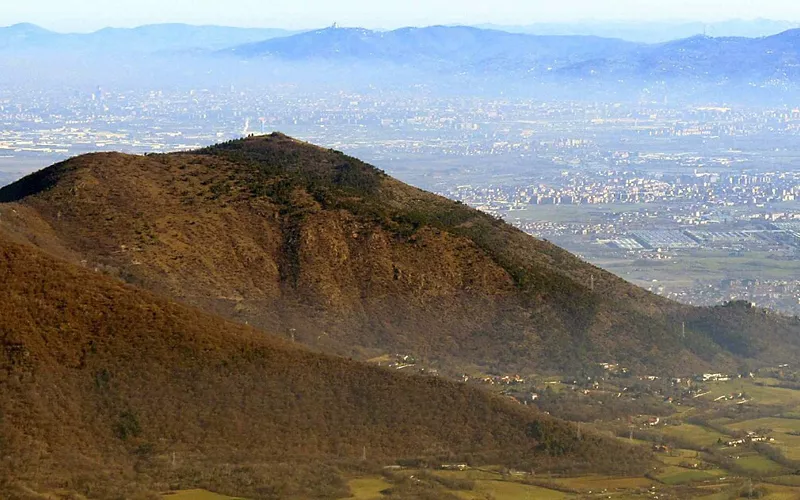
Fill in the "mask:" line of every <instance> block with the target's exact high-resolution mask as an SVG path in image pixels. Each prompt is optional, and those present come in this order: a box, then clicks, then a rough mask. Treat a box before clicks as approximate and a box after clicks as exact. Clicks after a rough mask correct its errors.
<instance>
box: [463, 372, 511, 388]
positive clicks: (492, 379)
mask: <svg viewBox="0 0 800 500" xmlns="http://www.w3.org/2000/svg"><path fill="white" fill-rule="evenodd" d="M461 380H462V381H464V382H469V380H470V377H469V375H466V374H464V375H463V376H462V377H461ZM478 380H480V382H482V383H484V384H487V385H522V384H524V383H525V379H524V378H522V377H520V376H519V375H502V376H500V375H490V376H487V377H481V378H479V379H478Z"/></svg>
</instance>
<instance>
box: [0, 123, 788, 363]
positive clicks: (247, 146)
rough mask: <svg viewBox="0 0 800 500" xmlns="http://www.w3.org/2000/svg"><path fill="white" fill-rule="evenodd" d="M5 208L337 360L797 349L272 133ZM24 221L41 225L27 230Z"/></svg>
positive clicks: (157, 159) (35, 186)
mask: <svg viewBox="0 0 800 500" xmlns="http://www.w3.org/2000/svg"><path fill="white" fill-rule="evenodd" d="M0 202H5V203H4V204H0V224H4V225H5V226H6V227H7V228H9V230H13V231H15V234H17V235H18V237H19V238H20V239H22V240H25V239H26V238H27V239H28V240H30V238H29V237H28V236H26V235H30V234H34V235H35V236H36V238H37V241H35V242H34V243H35V244H37V245H38V246H40V247H42V248H47V249H48V251H51V252H56V253H58V255H65V256H66V255H67V254H69V253H72V254H74V255H76V256H78V257H77V259H78V260H84V261H85V262H86V264H87V265H89V266H93V267H97V268H99V269H102V270H105V271H107V272H109V273H111V274H114V275H118V276H120V277H122V278H123V279H125V280H127V281H129V282H133V283H137V284H139V285H141V286H144V287H146V288H148V289H151V290H154V291H157V292H159V293H162V294H166V295H168V296H171V297H174V298H177V299H179V300H182V301H184V302H186V303H189V304H192V305H197V306H201V307H203V308H205V309H208V310H211V311H215V312H217V313H220V314H222V315H224V316H226V317H229V318H232V319H235V320H238V321H241V322H245V321H246V322H249V323H250V324H253V325H256V326H260V327H263V328H267V329H271V330H272V331H278V332H279V333H281V334H284V335H287V334H288V332H289V330H290V329H292V328H294V329H296V330H297V333H296V337H297V338H298V340H300V341H302V342H304V343H307V344H309V345H313V346H316V347H318V348H320V349H323V350H328V351H332V352H337V353H342V354H349V355H356V356H368V355H370V354H374V353H376V352H380V351H387V350H388V351H396V352H410V353H413V354H416V355H418V356H421V357H423V358H425V359H426V360H427V361H428V362H431V363H434V364H437V363H438V364H439V365H440V366H444V367H450V368H452V369H457V368H460V367H463V366H465V365H470V364H476V365H481V366H484V367H488V368H494V369H497V370H518V369H535V370H539V369H564V368H571V369H572V368H576V367H579V366H581V365H583V364H585V363H586V362H590V361H618V362H622V363H624V364H627V365H630V366H633V367H638V368H640V369H645V367H647V369H650V370H663V371H674V372H689V371H694V370H700V369H704V368H707V367H708V366H710V365H717V366H727V367H731V366H733V365H734V364H735V363H734V361H732V360H733V359H734V356H740V357H744V358H756V359H770V360H773V359H776V358H775V357H776V356H777V357H780V356H784V357H786V356H791V355H794V354H796V353H798V335H797V334H798V332H800V328H798V326H797V325H796V324H794V323H793V322H792V321H789V320H786V319H783V318H776V317H762V316H761V315H760V314H759V313H758V312H756V311H745V310H740V309H736V308H724V309H722V308H718V309H692V308H688V307H682V306H678V305H677V304H674V303H672V302H669V301H667V300H664V299H662V298H659V297H656V296H654V295H652V294H649V293H647V292H645V291H644V290H641V289H639V288H637V287H634V286H632V285H630V284H629V283H627V282H625V281H623V280H621V279H619V278H618V277H616V276H613V275H611V274H609V273H606V272H604V271H602V270H600V269H598V268H596V267H594V266H591V265H588V264H586V263H584V262H582V261H580V260H579V259H577V258H576V257H574V256H572V255H570V254H569V253H568V252H566V251H564V250H562V249H560V248H558V247H556V246H554V245H552V244H550V243H547V242H544V241H540V240H537V239H535V238H532V237H530V236H527V235H525V234H523V233H522V232H520V231H517V230H516V229H514V228H512V227H510V226H508V225H506V224H504V223H502V222H500V221H496V220H494V219H492V218H491V217H489V216H487V215H485V214H482V213H480V212H477V211H475V210H471V209H469V208H467V207H465V206H463V205H460V204H456V203H454V202H452V201H449V200H446V199H444V198H441V197H438V196H435V195H433V194H430V193H426V192H424V191H421V190H419V189H416V188H413V187H411V186H407V185H405V184H402V183H400V182H398V181H396V180H394V179H391V178H390V177H388V176H386V175H384V174H383V173H382V172H380V171H378V170H376V169H374V168H373V167H370V166H369V165H366V164H363V163H362V162H359V161H358V160H356V159H354V158H349V157H347V156H345V155H342V154H341V153H337V152H333V151H329V150H324V149H321V148H317V147H315V146H311V145H308V144H304V143H300V142H298V141H295V140H292V139H290V138H287V137H285V136H282V135H280V134H275V135H272V136H269V137H259V138H250V139H246V140H242V141H235V142H232V143H228V144H223V145H220V146H217V147H212V148H209V149H206V150H202V151H198V152H195V153H188V154H187V153H182V154H171V155H152V156H146V157H136V156H129V155H120V154H97V155H88V156H83V157H79V158H75V159H73V160H70V161H68V162H66V163H63V164H60V165H56V166H54V167H51V168H50V169H46V170H45V171H42V172H40V173H38V174H35V175H33V176H30V177H28V178H26V179H23V180H22V181H20V182H19V183H16V184H14V185H12V186H9V187H7V188H5V189H3V190H0ZM12 210H17V212H18V214H19V213H23V215H15V214H13V213H11V212H10V211H12ZM31 214H33V215H31ZM37 217H38V219H37ZM34 220H35V221H36V224H38V226H40V227H44V228H46V230H35V231H34V230H31V229H30V225H31V223H32V222H31V221H34ZM73 260H75V258H73ZM592 276H594V283H595V287H594V290H590V288H589V286H588V284H589V283H590V281H591V280H592ZM682 322H686V325H687V336H686V338H681V337H680V336H679V333H680V331H681V326H680V325H681V323H682Z"/></svg>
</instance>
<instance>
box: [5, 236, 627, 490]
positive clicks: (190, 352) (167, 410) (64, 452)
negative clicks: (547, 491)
mask: <svg viewBox="0 0 800 500" xmlns="http://www.w3.org/2000/svg"><path fill="white" fill-rule="evenodd" d="M0 282H2V283H3V286H2V287H0V394H2V397H0V449H1V450H2V453H0V489H2V488H3V487H9V485H10V484H12V483H13V484H17V483H22V484H30V485H33V486H34V487H36V488H44V489H46V488H48V487H58V486H66V487H67V489H77V490H81V491H83V493H87V490H91V488H90V487H88V486H87V484H93V483H92V481H93V480H92V478H97V477H101V478H103V479H102V480H101V482H102V483H106V484H108V485H111V490H102V493H99V494H98V493H97V490H95V493H94V495H93V496H98V495H99V496H100V497H104V496H106V495H111V494H112V493H113V491H114V488H115V487H117V486H118V485H124V484H125V483H126V482H136V483H141V484H144V485H147V484H153V485H156V484H163V482H164V481H169V480H170V479H174V478H175V476H176V475H179V473H180V472H181V468H186V470H190V471H192V472H191V474H192V475H191V476H190V477H189V478H188V479H187V478H186V477H183V479H181V481H182V482H181V483H180V484H181V485H182V486H203V485H206V486H208V485H209V484H210V485H212V486H213V485H215V484H216V486H217V487H222V488H223V489H226V490H227V491H230V492H231V493H238V494H245V493H246V494H248V495H256V496H259V495H260V496H259V498H262V497H263V498H271V496H270V495H272V494H273V493H275V492H274V491H272V490H270V491H272V493H269V494H268V492H265V491H267V490H264V491H262V493H263V494H259V493H258V492H257V491H256V490H255V489H253V488H251V486H253V485H252V484H251V483H249V482H248V481H244V483H246V484H244V486H243V485H239V486H236V484H232V483H230V482H226V479H225V478H222V479H218V480H217V482H216V483H215V482H214V481H208V480H205V479H204V482H202V483H201V484H197V482H193V481H199V479H198V478H207V476H208V474H209V472H208V471H209V470H213V469H214V468H218V467H223V466H225V464H233V465H237V464H264V463H279V462H284V463H285V462H287V461H298V462H300V463H305V462H309V461H322V462H325V461H335V460H345V459H357V458H359V457H361V455H362V452H363V450H364V447H366V450H367V453H368V457H369V458H370V459H375V460H381V459H389V460H393V459H397V458H402V457H416V456H430V455H440V454H444V455H448V454H453V456H463V455H465V454H472V455H473V456H475V457H480V456H481V455H485V456H486V457H487V459H491V460H493V461H500V462H506V463H509V464H513V463H527V464H529V465H533V466H537V467H542V466H545V465H548V464H549V465H551V466H559V467H562V466H567V467H572V465H573V464H577V467H578V468H581V467H582V468H589V469H597V470H604V469H606V470H617V471H619V470H624V469H626V468H629V467H633V468H634V469H635V468H636V467H638V465H636V461H637V460H641V459H642V455H641V454H640V453H639V452H637V451H633V450H629V449H628V448H627V447H625V446H622V445H619V444H617V443H615V442H614V441H612V440H606V439H601V438H597V437H592V436H590V437H585V438H583V439H580V440H579V439H576V437H575V432H574V430H573V429H571V428H570V427H569V426H568V425H567V424H565V423H561V422H558V421H556V420H554V419H551V418H549V417H547V416H544V415H539V414H536V413H534V412H532V411H528V410H527V408H524V407H521V406H519V405H514V404H513V403H509V402H507V401H505V400H501V399H499V398H496V397H494V396H491V395H489V394H487V393H484V392H482V391H480V390H476V389H472V388H469V387H467V386H463V385H458V384H455V383H451V382H447V381H444V380H440V379H435V378H422V377H410V376H404V375H399V374H396V373H394V372H389V371H385V370H383V369H379V368H373V367H368V366H366V365H362V364H359V363H357V362H354V361H348V360H345V359H340V358H333V357H327V356H324V355H320V354H314V353H311V352H309V351H306V350H305V349H303V348H300V347H298V346H297V345H296V344H291V343H288V342H286V341H283V340H281V339H277V338H276V337H273V336H271V335H267V334H264V333H261V332H257V331H255V330H252V329H250V328H248V327H245V326H240V325H236V324H234V323H229V322H226V321H224V320H221V319H218V318H216V317H213V316H209V315H207V314H205V313H202V312H200V311H197V310H193V309H190V308H187V307H185V306H180V305H177V304H174V303H171V302H169V301H166V300H164V299H161V298H158V297H156V296H153V295H151V294H149V293H147V292H143V291H139V290H136V289H133V288H131V287H129V286H126V285H121V284H118V283H116V282H115V281H113V280H111V279H110V278H107V277H104V276H102V275H101V274H98V273H94V272H90V271H85V270H80V269H78V268H77V267H74V266H72V265H69V264H66V263H64V262H61V261H57V260H54V259H52V258H50V257H47V256H45V255H44V254H41V253H39V252H38V251H35V250H32V249H31V248H30V247H27V246H21V245H17V244H14V243H9V242H8V240H7V238H6V236H5V235H3V234H2V233H1V232H0ZM609 450H611V451H609ZM609 452H613V453H615V456H619V457H620V462H618V463H615V464H608V463H605V461H604V460H602V457H603V456H607V455H606V454H607V453H609ZM173 454H174V455H173ZM617 454H618V455H617ZM173 457H177V462H175V461H173V460H175V459H174V458H173ZM276 467H277V466H276ZM266 470H268V471H269V470H271V469H270V468H269V467H267V468H266ZM276 470H278V471H282V472H280V475H285V474H287V472H286V471H285V470H283V469H276ZM239 472H240V473H241V471H239ZM243 474H244V473H243ZM245 475H246V474H245ZM193 478H194V479H193ZM278 479H279V478H278V477H270V476H269V474H267V475H266V476H263V475H262V478H261V481H263V482H265V485H266V483H269V484H271V483H270V481H273V482H274V481H277V480H278ZM276 484H277V483H276ZM248 485H249V486H248ZM284 487H285V488H290V487H289V486H284ZM237 488H239V489H237ZM248 488H249V489H248ZM291 488H295V489H297V488H298V487H296V486H291ZM286 491H294V490H285V491H284V493H286ZM297 491H302V488H300V489H298V490H297ZM89 493H91V491H89ZM338 493H341V492H338ZM275 494H276V495H277V497H278V498H281V497H285V496H286V495H284V494H280V493H275ZM298 494H302V495H307V494H310V493H309V492H307V491H306V492H305V493H298ZM0 496H3V495H2V493H0Z"/></svg>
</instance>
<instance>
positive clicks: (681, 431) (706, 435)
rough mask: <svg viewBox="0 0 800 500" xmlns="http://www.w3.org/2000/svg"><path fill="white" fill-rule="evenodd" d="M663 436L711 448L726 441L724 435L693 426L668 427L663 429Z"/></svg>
mask: <svg viewBox="0 0 800 500" xmlns="http://www.w3.org/2000/svg"><path fill="white" fill-rule="evenodd" d="M664 435H665V436H673V437H676V438H680V439H684V440H687V441H690V442H692V443H694V444H696V445H698V446H712V445H715V444H716V443H717V441H718V440H720V439H722V440H723V441H724V440H726V439H727V436H725V435H724V434H720V433H719V432H717V431H715V430H711V429H707V428H705V427H701V426H699V425H694V424H681V425H668V426H666V427H664Z"/></svg>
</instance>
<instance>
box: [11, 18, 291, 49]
mask: <svg viewBox="0 0 800 500" xmlns="http://www.w3.org/2000/svg"><path fill="white" fill-rule="evenodd" d="M294 33H297V32H296V31H288V30H282V29H271V28H229V27H224V26H192V25H188V24H153V25H147V26H140V27H138V28H104V29H101V30H99V31H95V32H93V33H56V32H54V31H49V30H46V29H44V28H41V27H39V26H36V25H34V24H27V23H23V24H15V25H13V26H8V27H5V28H0V50H24V49H47V50H58V51H65V50H93V51H104V52H113V51H119V52H131V51H134V52H157V51H162V50H189V49H201V50H215V49H222V48H224V47H230V46H233V45H238V44H244V43H250V42H255V41H261V40H267V39H269V38H274V37H280V36H288V35H292V34H294Z"/></svg>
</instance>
